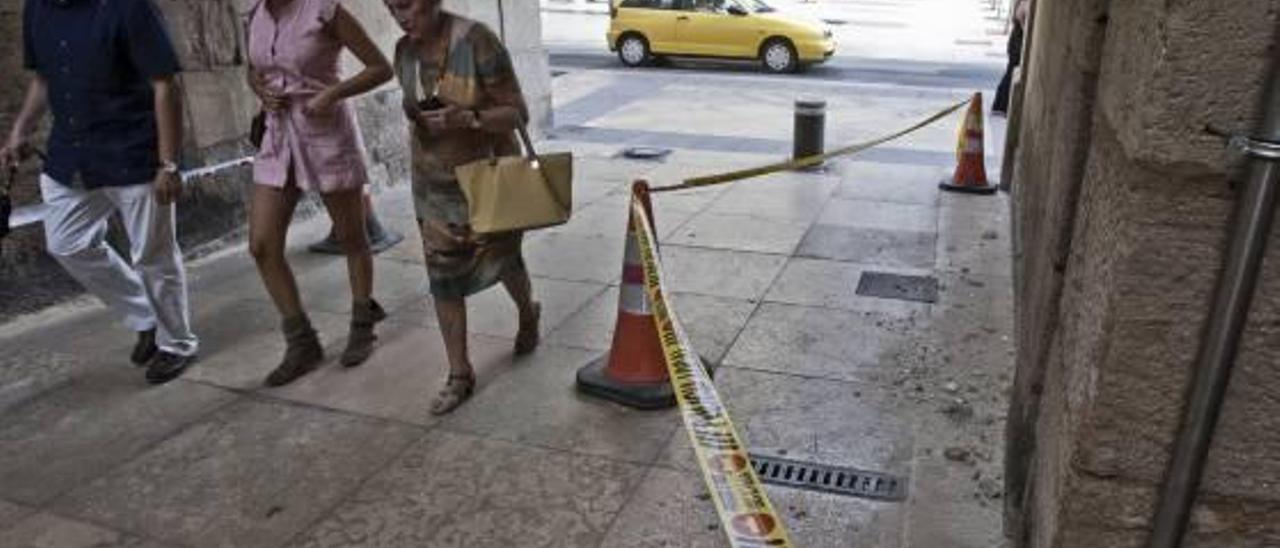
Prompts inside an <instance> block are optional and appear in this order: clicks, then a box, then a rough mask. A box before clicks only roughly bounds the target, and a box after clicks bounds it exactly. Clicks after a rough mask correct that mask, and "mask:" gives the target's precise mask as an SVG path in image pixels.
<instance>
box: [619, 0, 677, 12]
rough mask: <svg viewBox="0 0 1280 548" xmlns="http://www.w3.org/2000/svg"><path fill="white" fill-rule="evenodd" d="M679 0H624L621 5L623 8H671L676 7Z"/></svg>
mask: <svg viewBox="0 0 1280 548" xmlns="http://www.w3.org/2000/svg"><path fill="white" fill-rule="evenodd" d="M678 1H679V0H622V3H621V4H619V7H623V8H639V9H649V10H669V9H675V5H674V4H675V3H676V2H678Z"/></svg>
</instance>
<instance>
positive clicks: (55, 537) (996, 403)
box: [0, 71, 1013, 548]
mask: <svg viewBox="0 0 1280 548" xmlns="http://www.w3.org/2000/svg"><path fill="white" fill-rule="evenodd" d="M686 76H688V77H687V78H686ZM652 80H668V81H667V82H658V83H655V82H653V81H652ZM762 82H763V83H762ZM628 85H630V86H638V88H637V89H640V90H642V91H643V93H642V94H640V95H638V96H637V95H635V94H630V95H628V92H627V86H628ZM556 86H557V89H556V90H555V97H556V101H557V105H556V106H557V117H558V119H560V120H561V123H562V127H561V128H559V129H558V130H557V131H555V132H553V133H555V134H556V135H558V136H559V138H558V139H556V140H553V141H551V142H549V143H546V144H545V145H544V147H543V148H544V149H545V150H547V151H550V150H554V149H571V150H574V151H575V152H576V153H577V159H578V163H577V186H576V189H575V208H576V212H575V217H574V220H573V221H572V222H571V223H570V224H568V225H566V226H563V227H559V228H556V229H553V230H546V231H541V232H538V233H536V234H531V235H530V236H529V237H528V239H527V243H526V247H525V251H526V257H527V260H528V263H529V265H530V268H531V270H532V272H533V274H534V276H535V279H534V287H535V292H536V294H537V296H538V298H540V299H541V300H542V301H543V303H544V306H545V308H544V317H543V326H542V329H543V332H544V335H545V338H544V345H543V347H542V348H541V349H540V350H539V351H538V352H537V353H536V354H534V355H533V356H530V357H528V358H525V359H519V360H514V359H513V358H512V356H511V347H512V344H513V341H512V337H513V336H514V334H515V331H516V318H515V309H514V307H513V306H512V305H511V304H510V303H509V302H508V300H507V299H506V297H505V295H504V294H503V293H502V291H501V290H500V289H495V290H491V291H489V292H487V293H484V294H482V295H480V296H478V297H477V298H475V299H473V301H472V302H471V308H470V311H471V318H470V324H471V327H472V331H473V335H472V342H471V344H472V352H473V354H474V360H475V365H476V366H477V368H478V371H479V375H480V389H479V392H478V393H477V395H476V397H475V398H474V399H473V400H472V401H470V402H468V403H467V404H466V406H464V407H463V408H461V409H460V410H459V411H458V412H456V413H455V414H453V415H451V416H448V417H445V418H443V419H437V418H434V417H431V416H430V415H429V413H428V411H427V408H428V404H429V400H430V398H431V395H432V394H433V393H434V392H435V391H436V389H437V388H438V387H439V386H440V385H441V383H442V382H443V380H444V375H445V371H444V350H443V347H442V344H441V342H440V334H439V332H438V331H437V330H436V328H435V327H434V319H433V314H432V312H431V302H430V299H429V298H428V297H427V296H426V292H425V290H424V287H423V285H424V282H425V279H424V278H425V274H424V269H423V267H422V266H421V250H420V248H419V247H418V246H417V245H415V244H414V243H413V242H414V241H415V240H414V239H413V238H410V239H408V240H407V241H406V242H405V243H402V244H401V245H400V246H398V247H396V248H395V249H393V250H391V251H389V252H387V253H384V254H383V255H381V256H379V257H378V258H377V264H376V274H377V284H376V295H377V297H378V298H379V299H380V300H381V301H382V302H383V303H384V304H385V305H386V306H387V307H388V308H389V309H390V310H391V318H390V320H389V321H388V322H387V323H386V324H384V327H382V328H381V329H380V332H381V336H382V338H381V345H380V348H379V350H378V353H377V354H376V355H375V357H374V358H373V360H372V361H371V362H369V363H368V364H366V365H364V366H363V367H361V368H358V369H354V370H346V369H343V368H342V367H340V366H338V365H337V364H336V362H335V361H334V360H335V359H336V355H337V353H338V352H339V351H340V349H341V348H342V347H343V344H344V342H345V341H344V340H343V337H344V334H345V331H346V324H347V321H348V308H349V303H348V300H349V297H348V291H347V282H346V272H345V269H346V266H345V261H344V260H343V259H341V258H337V257H325V256H316V255H309V254H307V253H306V252H305V251H304V250H303V246H305V244H306V243H309V242H310V241H312V240H314V239H316V238H319V237H320V236H321V235H322V233H323V232H324V231H325V230H326V229H327V221H325V220H324V219H323V218H321V219H317V220H313V221H308V222H302V223H297V224H295V226H294V230H293V235H292V237H291V247H290V257H291V260H292V261H293V265H294V267H295V269H296V272H297V274H298V276H299V279H300V284H301V286H302V292H303V297H304V300H305V302H306V305H307V306H308V308H309V309H310V310H311V313H312V317H313V320H314V321H315V323H316V324H317V327H318V328H319V329H320V330H321V332H322V335H323V337H324V341H325V343H326V346H327V348H328V349H329V351H330V354H331V355H333V356H334V358H333V359H331V360H330V361H329V362H327V363H326V364H325V365H324V367H322V368H321V369H320V370H319V371H317V372H315V373H313V374H312V375H310V376H308V377H306V378H304V379H302V380H301V381H299V382H298V383H296V384H295V385H292V386H289V387H286V388H283V389H265V388H262V387H261V386H260V383H261V380H262V378H263V377H264V376H265V375H266V374H267V372H268V370H269V369H270V368H271V367H272V366H273V365H274V363H275V362H276V361H277V360H278V359H279V356H280V353H281V351H282V347H283V344H282V341H281V337H280V335H279V334H278V333H277V318H276V314H275V312H274V310H273V308H272V306H271V305H270V303H269V301H268V300H267V298H266V295H265V293H264V291H263V289H262V287H261V283H260V282H259V280H258V278H257V274H256V272H255V270H254V268H253V265H252V261H251V260H250V259H249V257H248V255H247V254H246V253H245V252H244V250H243V247H240V248H236V249H231V250H228V251H227V252H225V253H223V254H221V255H220V256H215V257H211V258H207V259H204V260H201V261H199V262H198V263H197V264H195V265H193V266H192V271H191V278H192V282H193V291H194V306H195V324H196V326H197V328H198V329H199V331H200V333H201V335H202V336H203V338H204V354H203V359H202V360H201V362H200V363H199V365H198V366H196V367H195V368H194V369H192V370H191V371H190V372H189V374H188V375H187V376H186V377H184V378H183V379H181V380H179V381H175V382H174V383H171V384H169V385H166V386H163V387H158V388H153V387H148V386H146V385H145V384H144V383H143V382H142V375H141V371H140V370H137V369H134V368H132V367H129V366H127V365H125V363H126V358H125V356H126V354H127V351H128V348H129V346H130V344H131V343H132V341H131V340H130V339H129V337H128V335H127V334H125V333H124V332H122V331H121V330H120V329H119V328H117V327H115V326H114V325H113V324H112V323H111V322H110V320H109V319H108V317H107V315H106V313H105V311H104V310H102V309H101V307H100V306H97V305H93V304H85V303H73V304H72V305H69V306H67V307H63V308H61V309H59V310H55V311H51V312H49V313H46V314H43V315H41V316H40V317H35V318H25V319H23V320H20V321H17V322H11V323H9V324H5V325H0V348H3V349H4V350H5V352H4V353H3V355H0V445H3V448H4V450H3V451H0V546H5V547H9V546H16V547H25V546H58V547H71V548H76V547H82V546H148V547H150V546H201V547H203V546H210V547H212V546H236V547H242V546H243V547H259V546H265V547H274V546H408V547H421V546H429V547H447V546H458V547H467V548H473V547H488V546H495V547H500V546H520V547H549V548H550V547H554V548H561V547H579V546H582V547H602V548H613V547H658V546H670V547H695V546H696V547H716V546H725V545H726V543H725V541H724V538H723V534H722V533H721V532H720V530H719V528H718V526H717V522H716V516H715V512H714V509H713V507H712V504H711V501H710V499H709V498H708V497H707V496H706V494H705V493H704V492H703V488H702V485H701V479H700V478H699V476H698V474H697V473H696V463H695V461H694V459H693V456H692V451H691V450H690V448H689V445H688V442H687V440H686V435H685V433H684V432H683V431H682V427H681V425H680V420H679V417H678V416H677V414H676V413H675V412H673V411H664V412H647V413H642V412H636V411H631V410H627V409H624V408H620V407H617V406H614V405H612V404H608V403H603V402H600V401H596V400H592V399H587V398H584V397H582V396H580V395H578V394H577V393H576V392H575V391H574V388H573V378H574V373H575V371H576V369H577V368H578V367H580V366H581V365H583V364H584V363H586V362H587V361H589V360H591V359H592V358H594V357H596V356H598V355H599V354H600V353H601V352H602V351H603V350H604V349H605V348H607V347H608V346H609V343H610V339H611V333H610V330H611V329H612V327H613V320H614V315H615V309H616V300H617V294H618V289H617V285H618V281H619V277H620V274H621V259H622V250H623V232H624V229H625V223H626V202H627V200H628V187H629V185H630V182H631V181H632V180H634V179H636V178H648V179H650V180H653V181H655V182H660V183H665V182H675V181H677V180H679V179H681V178H683V177H686V176H689V175H695V174H706V173H713V172H718V171H723V170H726V169H731V168H738V167H745V166H752V165H756V164H759V163H763V162H766V161H772V160H776V159H778V158H779V156H780V155H781V151H780V149H779V148H778V147H781V146H782V145H784V144H785V139H786V136H787V134H788V131H789V128H788V125H787V120H789V118H788V111H787V108H788V106H789V102H790V101H791V100H792V99H793V98H794V96H795V95H796V94H797V93H799V92H804V93H814V92H820V93H823V94H824V95H826V96H828V97H829V98H830V99H831V102H832V106H831V112H832V114H831V116H832V122H831V135H830V137H829V140H830V142H831V143H832V144H833V145H834V144H837V143H840V144H842V143H843V142H846V141H848V140H853V139H860V138H865V137H867V136H870V135H874V134H876V133H879V132H882V131H884V130H886V129H896V128H897V127H901V126H903V125H906V123H905V122H907V121H914V120H916V119H919V118H920V117H921V115H922V114H926V113H928V112H929V111H931V110H933V109H935V108H936V107H938V106H941V105H945V104H947V103H948V102H949V101H950V100H951V99H952V98H955V97H957V94H959V96H961V97H962V96H963V93H964V91H963V90H950V89H935V88H927V89H926V88H920V89H915V90H908V92H907V93H903V92H902V90H901V89H893V90H890V89H885V88H882V87H877V86H865V85H852V86H846V85H836V86H828V87H814V85H813V84H811V83H804V84H800V83H790V82H786V81H783V80H765V81H762V80H756V79H748V78H738V77H737V76H734V75H729V76H723V77H721V76H715V77H704V76H698V75H684V74H681V73H678V72H671V73H664V72H621V71H620V72H617V73H613V72H610V71H589V72H575V73H570V74H567V75H564V76H561V77H559V78H557V79H556ZM745 88H749V89H747V90H746V91H745V92H743V93H745V94H744V95H735V94H736V93H739V92H742V91H743V89H745ZM801 88H803V89H801ZM709 90H710V91H709ZM957 123H958V120H947V121H944V122H943V123H942V124H941V125H939V126H937V127H934V128H930V129H928V130H926V131H924V132H922V133H921V134H919V135H916V136H913V137H912V138H910V139H907V140H905V141H902V142H899V143H894V144H893V145H891V146H890V147H888V148H887V149H886V150H884V151H880V152H878V153H876V154H868V155H866V156H863V157H859V158H858V159H857V161H842V162H837V163H835V164H833V165H832V166H831V169H830V170H829V171H827V172H826V173H816V174H801V173H785V174H780V175H775V176H772V177H767V178H763V179H759V180H752V181H746V182H742V183H738V184H735V185H728V186H720V187H715V188H709V189H703V190H697V191H691V192H687V193H681V194H669V195H660V196H657V197H655V203H654V209H655V217H656V225H657V228H658V230H659V232H660V233H661V234H660V236H661V238H660V239H661V241H662V244H663V247H662V259H663V261H664V264H665V266H666V271H667V274H668V276H669V280H668V282H669V284H670V288H671V289H672V290H673V291H674V293H675V294H674V296H673V301H674V306H675V309H676V312H677V313H678V314H679V316H680V317H681V319H682V321H683V323H684V325H685V326H686V327H687V328H688V329H689V330H690V331H691V334H692V339H693V342H694V344H695V346H696V347H697V349H698V351H699V352H700V353H701V354H703V355H704V356H706V357H708V358H710V359H712V360H714V361H718V362H720V363H721V364H722V367H721V369H720V372H719V374H718V375H717V381H716V382H717V385H718V386H719V388H720V390H721V395H722V397H723V399H724V400H725V402H726V404H727V406H728V407H729V409H730V410H731V412H732V415H733V417H734V419H735V421H736V423H737V425H738V427H739V428H740V429H741V431H742V434H743V436H744V437H745V439H746V440H747V442H748V443H749V445H750V447H751V449H752V451H753V452H757V453H763V454H768V455H777V456H786V457H788V458H795V459H801V460H813V461H820V462H824V463H828V464H838V465H848V466H853V467H857V468H861V469H867V470H873V471H879V472H884V473H889V474H896V475H900V476H903V477H906V478H908V481H909V488H908V489H909V494H910V496H909V499H908V500H907V501H905V502H899V503H885V502H872V501H867V500H861V499H855V498H845V497H839V496H834V495H826V494H818V493H812V492H804V491H796V490H792V489H787V488H777V487H770V488H769V493H770V496H771V497H772V499H773V501H774V503H775V504H776V505H777V507H778V508H779V510H780V511H781V512H782V514H783V516H784V518H785V520H786V522H787V525H788V526H789V527H790V529H791V531H792V533H793V535H794V537H795V540H796V542H797V545H798V546H803V547H809V548H815V547H832V548H848V547H850V546H866V547H897V546H911V547H921V548H934V547H941V546H946V547H974V548H988V547H992V546H1000V545H1002V543H1003V539H1002V538H1001V532H1000V506H1001V501H1000V500H999V499H998V497H999V495H1000V489H1001V473H1000V471H1001V465H1000V463H1001V460H1002V458H1003V457H1002V447H1003V440H1002V434H1003V424H1004V413H1005V408H1006V395H1005V387H1006V386H1008V384H1009V376H1010V374H1011V372H1012V362H1013V358H1012V351H1011V343H1010V339H1009V334H1010V333H1011V331H1012V320H1011V317H1012V297H1011V287H1010V286H1011V282H1010V277H1009V265H1010V256H1009V232H1008V229H1007V225H1008V209H1007V203H1006V200H1005V196H1004V195H998V196H994V197H978V196H960V195H951V194H940V193H939V191H938V190H937V187H936V185H937V182H938V180H939V179H941V178H942V177H943V176H944V175H945V174H946V171H947V164H948V163H949V162H950V159H951V156H950V154H949V152H950V151H952V150H953V146H954V141H952V139H954V134H955V124H957ZM753 139H754V140H753ZM996 141H998V135H992V142H996ZM741 142H746V143H755V144H751V145H747V146H739V145H737V144H735V143H741ZM661 143H675V144H678V145H679V146H678V147H674V150H673V152H672V154H671V155H670V156H669V157H668V158H667V159H666V160H665V161H663V162H660V163H650V162H638V161H631V160H625V159H620V158H618V157H617V154H618V152H619V150H620V148H621V147H622V146H623V145H624V144H661ZM760 143H763V145H761V144H760ZM989 144H992V143H989ZM989 150H998V149H996V148H994V147H991V148H989ZM998 165H999V162H998V159H997V158H994V157H989V158H988V167H989V168H990V169H992V170H993V171H994V169H995V168H996V166H998ZM378 203H379V205H378V208H379V211H380V212H381V214H382V215H383V216H384V217H385V218H386V220H387V221H388V222H389V223H390V224H392V225H394V226H395V227H396V228H397V229H399V230H402V231H405V232H406V233H408V234H410V235H412V234H414V233H415V228H414V226H413V219H412V213H411V205H410V199H409V194H408V189H407V188H406V185H404V184H401V185H398V186H396V187H393V188H390V189H386V190H384V191H383V192H382V193H381V194H380V195H379V196H378ZM868 271H878V272H888V273H898V274H910V275H919V276H932V277H935V278H936V279H937V280H938V282H939V295H938V299H937V302H935V303H932V304H927V303H916V302H907V301H900V300H889V299H877V298H872V297H866V296H861V295H858V294H856V293H855V290H856V288H857V286H858V283H859V281H860V279H861V276H862V275H863V274H864V273H866V272H868Z"/></svg>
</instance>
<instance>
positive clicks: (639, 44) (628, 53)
mask: <svg viewBox="0 0 1280 548" xmlns="http://www.w3.org/2000/svg"><path fill="white" fill-rule="evenodd" d="M649 58H650V53H649V41H648V40H645V39H644V37H643V36H640V35H639V34H627V35H625V36H623V37H622V38H619V39H618V60H619V61H622V64H624V65H626V66H628V67H639V66H642V65H644V64H646V63H648V62H649Z"/></svg>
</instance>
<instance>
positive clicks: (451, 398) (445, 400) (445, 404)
mask: <svg viewBox="0 0 1280 548" xmlns="http://www.w3.org/2000/svg"><path fill="white" fill-rule="evenodd" d="M475 388H476V377H475V375H449V380H448V382H446V383H445V385H444V388H441V389H440V392H439V393H438V394H436V399H435V400H434V401H432V402H431V414H432V415H444V414H447V413H449V412H450V411H453V410H454V409H457V408H458V406H460V405H462V404H463V402H465V401H467V400H468V399H470V398H471V394H472V392H474V391H475Z"/></svg>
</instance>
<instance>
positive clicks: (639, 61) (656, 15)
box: [608, 0, 836, 72]
mask: <svg viewBox="0 0 1280 548" xmlns="http://www.w3.org/2000/svg"><path fill="white" fill-rule="evenodd" d="M609 15H610V18H611V22H610V25H609V34H608V40H609V49H610V50H611V51H616V52H617V53H618V59H620V60H621V61H622V63H623V64H625V65H627V66H631V67H635V66H640V65H644V64H647V63H649V62H650V61H652V60H653V59H654V58H661V57H665V56H681V57H720V58H728V59H758V60H759V61H760V64H761V65H763V66H764V68H765V69H766V70H768V71H770V72H794V71H796V70H799V69H801V68H803V67H804V66H806V65H810V64H814V63H821V62H823V61H826V60H827V59H829V58H831V56H832V55H834V54H835V51H836V41H835V39H834V38H832V36H831V31H830V30H828V29H826V28H824V27H823V26H822V25H821V24H819V23H816V22H810V21H806V20H804V19H800V18H796V17H788V16H786V15H783V14H781V13H779V12H778V11H777V10H775V9H774V8H772V7H770V6H769V5H768V4H765V3H764V2H762V1H761V0H613V4H612V5H611V9H610V11H609Z"/></svg>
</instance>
